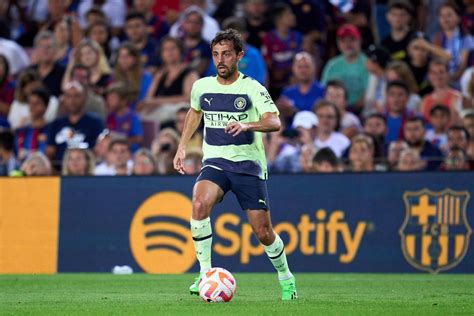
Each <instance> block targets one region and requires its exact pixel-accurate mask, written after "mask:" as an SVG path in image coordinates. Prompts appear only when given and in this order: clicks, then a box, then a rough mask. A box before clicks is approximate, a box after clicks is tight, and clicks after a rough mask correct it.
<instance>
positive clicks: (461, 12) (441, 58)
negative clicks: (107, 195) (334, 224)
mask: <svg viewBox="0 0 474 316" xmlns="http://www.w3.org/2000/svg"><path fill="white" fill-rule="evenodd" d="M229 27H231V28H234V29H236V30H238V31H239V32H240V33H241V34H242V38H243V40H244V42H245V55H244V57H243V59H242V60H241V61H240V64H239V68H240V71H241V72H243V73H244V74H246V75H248V76H251V77H252V78H254V79H255V80H257V81H259V82H260V83H261V84H262V85H265V86H266V87H267V88H268V90H269V91H270V93H271V95H272V97H273V99H274V100H275V103H276V104H277V107H278V109H279V111H280V117H281V120H282V123H283V126H284V128H282V130H281V131H280V132H275V133H270V134H266V135H264V144H265V149H266V152H267V158H268V164H269V170H270V171H271V172H272V173H301V172H304V173H309V172H340V171H354V172H363V171H367V172H370V171H377V172H379V171H392V170H398V171H417V170H419V171H421V170H474V169H473V167H474V0H463V1H439V0H418V1H408V0H390V1H381V0H365V1H364V0H357V1H351V0H286V1H266V0H241V1H232V0H207V1H206V0H167V1H161V0H156V1H155V0H8V1H2V2H1V3H0V175H2V176H9V175H10V176H21V175H26V176H30V175H50V174H62V175H65V176H69V175H75V176H83V175H132V174H133V175H151V174H172V173H174V172H175V171H174V169H173V164H172V160H173V157H174V154H175V153H176V149H177V145H178V142H179V138H180V135H181V132H182V130H183V125H184V119H185V116H186V113H187V110H188V109H189V97H190V92H191V88H192V86H193V83H194V82H195V81H196V80H198V79H199V78H201V77H204V76H212V75H215V73H216V71H215V67H214V65H213V62H212V54H211V49H210V47H209V42H210V40H211V39H212V38H213V37H214V36H215V34H216V32H218V31H219V30H220V29H226V28H229ZM203 137H204V135H203V130H202V128H201V129H200V130H199V132H197V133H196V134H195V135H194V137H193V139H192V141H191V142H190V144H189V146H188V148H187V149H188V150H187V157H186V161H185V165H186V169H187V171H188V173H191V174H195V173H198V172H199V170H200V168H201V163H202V162H201V160H202V151H201V144H202V141H203Z"/></svg>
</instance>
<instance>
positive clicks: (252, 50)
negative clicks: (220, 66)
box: [208, 17, 268, 85]
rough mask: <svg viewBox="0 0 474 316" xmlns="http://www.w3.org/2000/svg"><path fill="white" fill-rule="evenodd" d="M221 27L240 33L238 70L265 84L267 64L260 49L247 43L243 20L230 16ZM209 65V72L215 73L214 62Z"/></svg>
mask: <svg viewBox="0 0 474 316" xmlns="http://www.w3.org/2000/svg"><path fill="white" fill-rule="evenodd" d="M222 28H223V29H224V30H226V29H228V28H232V29H234V30H236V31H237V32H239V33H240V34H241V37H242V41H243V42H244V56H242V58H241V59H240V62H239V71H240V72H241V73H243V74H244V75H247V76H249V77H252V78H253V79H255V80H257V81H258V82H260V83H261V84H262V85H266V83H267V80H268V78H267V77H268V74H267V65H266V64H265V60H264V59H263V55H262V53H261V52H260V50H259V49H257V48H256V47H254V46H252V45H250V44H248V43H247V39H248V36H249V33H248V32H247V28H246V25H245V21H243V20H242V19H241V18H237V17H230V18H227V19H226V20H224V22H223V23H222ZM209 67H210V70H209V71H208V72H209V74H211V73H212V75H214V74H216V67H215V66H214V63H211V64H210V66H209Z"/></svg>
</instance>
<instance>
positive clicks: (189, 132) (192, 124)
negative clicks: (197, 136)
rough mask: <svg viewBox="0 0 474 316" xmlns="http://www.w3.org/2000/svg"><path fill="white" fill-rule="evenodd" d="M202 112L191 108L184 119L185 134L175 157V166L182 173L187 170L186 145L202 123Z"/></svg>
mask: <svg viewBox="0 0 474 316" xmlns="http://www.w3.org/2000/svg"><path fill="white" fill-rule="evenodd" d="M201 119H202V112H201V111H196V110H194V109H192V108H191V109H189V111H188V114H186V119H185V120H184V129H183V134H182V135H181V140H180V142H179V145H178V151H177V152H176V155H175V157H174V159H173V165H174V168H175V169H176V170H177V171H178V172H179V173H181V174H185V173H186V170H185V169H184V164H183V162H184V159H185V158H186V146H187V144H188V142H189V140H190V139H191V137H192V136H193V134H194V132H196V129H197V128H198V126H199V123H201Z"/></svg>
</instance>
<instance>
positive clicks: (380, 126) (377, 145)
mask: <svg viewBox="0 0 474 316" xmlns="http://www.w3.org/2000/svg"><path fill="white" fill-rule="evenodd" d="M364 133H365V134H367V135H369V136H371V137H372V139H373V141H374V156H375V158H376V159H377V160H378V161H380V160H381V159H382V158H384V157H385V156H386V148H385V147H386V145H387V143H386V142H385V137H386V135H387V121H386V119H385V117H384V116H383V115H382V114H380V113H373V114H370V115H369V116H368V117H367V118H366V119H365V121H364Z"/></svg>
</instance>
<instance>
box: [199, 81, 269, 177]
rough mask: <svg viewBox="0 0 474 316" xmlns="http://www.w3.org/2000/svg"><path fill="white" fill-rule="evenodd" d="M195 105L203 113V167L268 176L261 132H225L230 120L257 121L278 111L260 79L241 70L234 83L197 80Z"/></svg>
mask: <svg viewBox="0 0 474 316" xmlns="http://www.w3.org/2000/svg"><path fill="white" fill-rule="evenodd" d="M191 107H192V108H193V109H194V110H196V111H202V112H203V118H204V142H203V152H204V157H203V166H204V167H206V166H210V167H214V168H218V169H222V170H226V171H230V172H236V173H244V174H250V175H255V176H258V177H260V178H261V179H266V178H267V161H266V157H265V150H264V147H263V142H262V135H261V133H260V132H252V131H247V132H242V133H240V134H239V135H237V136H235V137H234V136H232V135H231V134H227V133H226V132H225V130H224V129H225V127H226V126H227V123H229V122H231V121H238V122H242V123H247V122H256V121H258V120H260V118H261V116H262V114H264V113H267V112H271V113H277V114H278V109H277V108H276V106H275V103H274V102H273V100H272V98H271V97H270V95H269V93H268V91H267V90H266V89H265V87H263V86H262V85H261V84H260V83H258V81H256V80H254V79H252V78H250V77H247V76H245V75H243V74H242V73H239V78H238V79H237V80H236V81H235V82H234V83H232V84H230V85H222V84H220V83H219V82H218V81H217V77H215V76H214V77H205V78H202V79H200V80H198V81H196V82H195V83H194V85H193V88H192V91H191Z"/></svg>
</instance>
